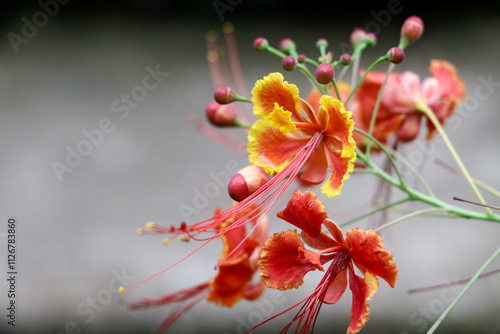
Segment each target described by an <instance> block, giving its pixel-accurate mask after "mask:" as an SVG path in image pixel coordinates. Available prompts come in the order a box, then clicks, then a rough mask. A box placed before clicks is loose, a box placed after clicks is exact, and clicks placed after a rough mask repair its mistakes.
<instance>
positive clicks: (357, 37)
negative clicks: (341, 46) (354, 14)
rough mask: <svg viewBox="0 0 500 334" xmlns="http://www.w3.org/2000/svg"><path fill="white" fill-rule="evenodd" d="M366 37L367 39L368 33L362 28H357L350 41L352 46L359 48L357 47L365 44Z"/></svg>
mask: <svg viewBox="0 0 500 334" xmlns="http://www.w3.org/2000/svg"><path fill="white" fill-rule="evenodd" d="M365 37H366V31H364V30H363V29H361V28H355V29H354V30H353V31H352V32H351V36H350V38H349V40H350V41H351V44H352V45H354V46H357V45H359V44H361V43H363V42H364V40H365Z"/></svg>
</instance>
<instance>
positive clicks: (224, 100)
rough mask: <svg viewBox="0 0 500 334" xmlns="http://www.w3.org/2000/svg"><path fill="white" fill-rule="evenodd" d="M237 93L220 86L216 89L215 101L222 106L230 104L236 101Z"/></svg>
mask: <svg viewBox="0 0 500 334" xmlns="http://www.w3.org/2000/svg"><path fill="white" fill-rule="evenodd" d="M235 97H236V93H235V92H234V91H233V90H232V89H231V88H229V87H227V86H220V87H217V88H216V89H215V92H214V99H215V101H217V102H218V103H220V104H228V103H231V102H233V101H235V100H236V99H235Z"/></svg>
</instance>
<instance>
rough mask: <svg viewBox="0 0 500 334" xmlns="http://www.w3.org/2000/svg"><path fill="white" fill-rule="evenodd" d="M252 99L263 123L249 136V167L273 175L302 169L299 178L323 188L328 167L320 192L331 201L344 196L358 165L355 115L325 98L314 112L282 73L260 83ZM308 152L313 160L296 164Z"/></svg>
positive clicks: (334, 100)
mask: <svg viewBox="0 0 500 334" xmlns="http://www.w3.org/2000/svg"><path fill="white" fill-rule="evenodd" d="M252 95H253V96H252V102H253V104H254V114H255V115H256V116H257V117H259V119H258V120H257V121H256V122H255V123H254V124H253V126H252V128H251V129H250V132H249V134H248V141H249V143H248V151H249V152H250V162H252V163H253V164H254V165H258V166H261V167H263V168H264V169H265V170H266V171H267V172H268V173H270V174H275V173H279V172H280V171H282V170H283V169H284V168H285V167H286V166H288V165H290V164H291V165H294V167H295V168H298V169H302V168H303V171H302V173H301V175H300V178H301V179H302V180H303V181H306V182H308V183H310V184H319V183H321V182H323V181H324V180H325V179H326V177H327V176H328V167H329V168H330V176H329V178H328V180H327V181H326V182H325V183H324V184H323V186H322V188H321V190H322V192H323V193H324V194H325V195H327V196H329V197H333V196H336V195H338V194H340V191H341V189H342V185H343V182H344V180H345V179H347V178H348V177H349V173H350V172H351V171H352V169H353V164H352V162H353V161H354V160H355V159H356V153H355V150H354V149H355V145H356V144H355V142H354V140H353V139H352V130H353V126H354V123H353V121H352V120H351V112H349V111H346V110H345V108H344V105H343V104H342V102H340V100H337V99H335V98H333V97H332V96H328V95H323V96H321V97H320V99H319V105H320V107H319V108H318V109H317V110H315V109H313V108H312V107H311V106H310V105H309V103H308V102H307V101H305V100H303V99H301V98H300V97H299V90H298V88H297V86H295V85H293V84H289V83H288V82H286V81H284V80H283V76H282V75H281V74H280V73H271V74H269V75H268V76H266V77H264V79H263V80H259V81H257V83H256V84H255V87H254V89H253V90H252ZM309 146H311V147H313V149H312V151H311V153H310V154H309V155H308V156H303V157H302V159H301V160H296V159H294V158H295V157H297V156H298V154H299V152H303V150H304V148H305V147H309ZM292 161H293V163H292Z"/></svg>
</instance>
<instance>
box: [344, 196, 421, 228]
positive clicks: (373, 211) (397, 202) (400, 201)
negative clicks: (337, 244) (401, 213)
mask: <svg viewBox="0 0 500 334" xmlns="http://www.w3.org/2000/svg"><path fill="white" fill-rule="evenodd" d="M408 201H411V199H410V198H404V199H402V200H399V201H396V202H393V203H389V204H386V205H384V206H381V207H378V208H376V209H374V210H372V211H370V212H367V213H365V214H363V215H360V216H357V217H355V218H353V219H351V220H349V221H347V222H345V223H343V224H341V225H339V226H340V227H344V226H347V225H349V224H352V223H354V222H357V221H358V220H361V219H363V218H366V217H369V216H371V215H374V214H376V213H377V212H380V211H384V210H387V209H390V208H392V207H394V206H397V205H400V204H403V203H406V202H408Z"/></svg>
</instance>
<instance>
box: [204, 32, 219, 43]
mask: <svg viewBox="0 0 500 334" xmlns="http://www.w3.org/2000/svg"><path fill="white" fill-rule="evenodd" d="M206 36H207V41H210V42H213V41H215V40H216V39H217V33H216V32H215V31H214V30H209V31H207V35H206Z"/></svg>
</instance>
